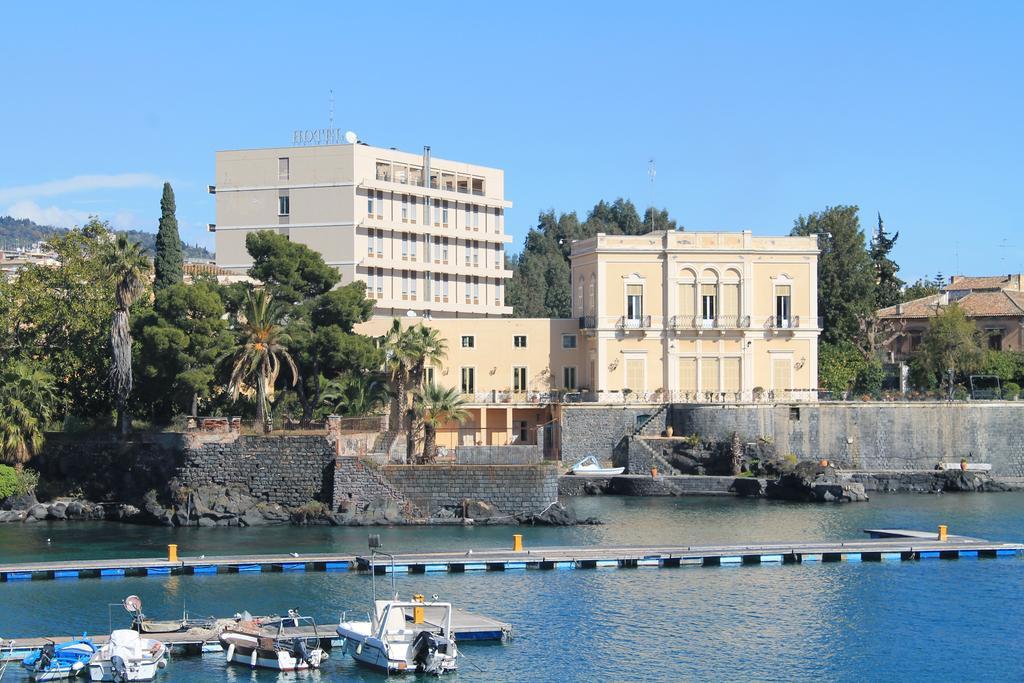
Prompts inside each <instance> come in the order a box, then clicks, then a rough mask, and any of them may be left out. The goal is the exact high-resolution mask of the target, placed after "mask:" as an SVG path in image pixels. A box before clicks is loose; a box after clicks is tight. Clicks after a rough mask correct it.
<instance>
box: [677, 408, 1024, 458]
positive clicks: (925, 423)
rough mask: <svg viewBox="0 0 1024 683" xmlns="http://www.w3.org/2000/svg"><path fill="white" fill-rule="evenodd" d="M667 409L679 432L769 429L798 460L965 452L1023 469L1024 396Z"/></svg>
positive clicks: (755, 434) (751, 436)
mask: <svg viewBox="0 0 1024 683" xmlns="http://www.w3.org/2000/svg"><path fill="white" fill-rule="evenodd" d="M668 414H669V418H668V420H669V423H670V424H671V425H672V426H673V429H674V430H675V433H676V434H699V435H701V436H703V437H712V438H718V439H727V438H729V437H730V436H731V435H732V433H733V432H737V433H738V434H739V436H740V439H742V440H743V441H754V440H756V439H758V438H759V437H768V438H770V439H772V440H773V442H774V444H775V447H776V450H777V451H778V453H779V454H780V455H783V456H785V455H787V454H790V453H792V454H793V455H795V456H796V457H797V458H798V459H799V460H818V459H820V458H827V459H829V460H833V461H835V462H837V463H840V464H842V465H843V466H844V467H848V468H853V469H863V470H915V469H916V470H928V469H933V468H934V467H935V465H936V463H938V462H959V461H960V459H961V458H967V459H968V460H969V461H971V462H987V463H991V464H992V474H994V475H997V476H1024V429H1022V424H1024V402H1016V401H992V402H989V401H986V402H968V401H963V402H921V403H888V402H865V403H817V404H808V403H799V404H738V405H694V404H687V405H673V406H671V409H670V410H669V411H668Z"/></svg>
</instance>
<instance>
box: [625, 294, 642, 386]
mask: <svg viewBox="0 0 1024 683" xmlns="http://www.w3.org/2000/svg"><path fill="white" fill-rule="evenodd" d="M643 314H644V286H643V285H626V318H628V319H629V320H640V318H641V317H643ZM632 388H633V387H630V389H632Z"/></svg>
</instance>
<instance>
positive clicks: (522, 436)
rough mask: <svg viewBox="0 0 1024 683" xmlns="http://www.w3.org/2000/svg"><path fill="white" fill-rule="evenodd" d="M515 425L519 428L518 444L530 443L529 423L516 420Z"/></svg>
mask: <svg viewBox="0 0 1024 683" xmlns="http://www.w3.org/2000/svg"><path fill="white" fill-rule="evenodd" d="M516 424H517V425H518V426H519V443H530V423H529V422H527V421H526V420H518V421H517V422H516Z"/></svg>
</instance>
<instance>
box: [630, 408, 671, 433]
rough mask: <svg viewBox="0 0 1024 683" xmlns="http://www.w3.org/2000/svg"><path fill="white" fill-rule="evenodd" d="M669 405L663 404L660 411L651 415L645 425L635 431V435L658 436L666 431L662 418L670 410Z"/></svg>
mask: <svg viewBox="0 0 1024 683" xmlns="http://www.w3.org/2000/svg"><path fill="white" fill-rule="evenodd" d="M668 406H669V404H668V403H662V404H661V405H660V406H658V409H657V410H655V411H654V412H653V413H651V415H650V417H648V418H647V419H646V420H644V421H643V424H641V425H640V426H638V427H636V428H635V429H634V430H633V435H634V436H638V435H647V436H658V435H659V434H661V432H662V431H663V430H664V429H665V420H664V419H662V417H663V416H664V415H665V411H667V410H668Z"/></svg>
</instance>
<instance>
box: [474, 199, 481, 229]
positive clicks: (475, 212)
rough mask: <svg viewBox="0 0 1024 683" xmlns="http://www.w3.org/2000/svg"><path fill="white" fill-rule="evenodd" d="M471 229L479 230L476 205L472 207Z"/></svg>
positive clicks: (478, 215) (478, 211) (478, 210)
mask: <svg viewBox="0 0 1024 683" xmlns="http://www.w3.org/2000/svg"><path fill="white" fill-rule="evenodd" d="M473 229H474V230H479V229H480V207H479V206H477V205H476V204H474V205H473Z"/></svg>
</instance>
